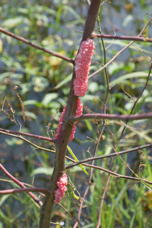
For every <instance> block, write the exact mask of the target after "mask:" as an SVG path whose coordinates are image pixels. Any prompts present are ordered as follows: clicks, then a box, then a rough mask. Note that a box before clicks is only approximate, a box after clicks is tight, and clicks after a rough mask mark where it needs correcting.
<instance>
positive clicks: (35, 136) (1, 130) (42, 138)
mask: <svg viewBox="0 0 152 228" xmlns="http://www.w3.org/2000/svg"><path fill="white" fill-rule="evenodd" d="M0 134H5V135H12V136H13V135H23V136H28V137H33V138H36V139H39V140H46V141H49V142H51V143H53V142H54V139H52V138H49V137H45V136H41V135H35V134H31V133H25V132H20V131H13V130H6V129H3V128H0Z"/></svg>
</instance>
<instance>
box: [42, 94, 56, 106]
mask: <svg viewBox="0 0 152 228" xmlns="http://www.w3.org/2000/svg"><path fill="white" fill-rule="evenodd" d="M57 97H58V94H57V93H48V94H46V95H45V97H44V98H43V100H42V103H43V105H48V104H49V103H50V102H51V101H52V100H54V99H55V98H57Z"/></svg>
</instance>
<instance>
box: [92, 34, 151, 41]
mask: <svg viewBox="0 0 152 228" xmlns="http://www.w3.org/2000/svg"><path fill="white" fill-rule="evenodd" d="M91 37H92V38H102V39H113V40H128V41H129V40H131V41H137V42H150V43H151V42H152V38H149V37H144V36H140V37H139V35H138V36H117V35H111V34H96V33H93V34H92V36H91Z"/></svg>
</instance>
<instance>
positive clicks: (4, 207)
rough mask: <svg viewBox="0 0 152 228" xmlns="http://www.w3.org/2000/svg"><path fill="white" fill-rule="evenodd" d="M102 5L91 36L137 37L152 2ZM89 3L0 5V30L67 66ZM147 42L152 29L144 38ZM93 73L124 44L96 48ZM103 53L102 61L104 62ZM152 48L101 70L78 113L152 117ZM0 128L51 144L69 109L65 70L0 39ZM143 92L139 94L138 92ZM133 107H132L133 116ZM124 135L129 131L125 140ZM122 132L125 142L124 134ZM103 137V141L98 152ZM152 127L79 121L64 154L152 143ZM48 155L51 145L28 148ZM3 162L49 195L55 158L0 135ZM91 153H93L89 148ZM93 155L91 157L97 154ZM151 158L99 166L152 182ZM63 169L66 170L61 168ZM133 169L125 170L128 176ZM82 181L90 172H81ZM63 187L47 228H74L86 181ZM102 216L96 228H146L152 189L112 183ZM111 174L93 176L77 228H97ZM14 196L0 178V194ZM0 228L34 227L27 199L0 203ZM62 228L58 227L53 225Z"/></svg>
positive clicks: (68, 69) (76, 171)
mask: <svg viewBox="0 0 152 228" xmlns="http://www.w3.org/2000/svg"><path fill="white" fill-rule="evenodd" d="M125 2H126V3H124V1H105V2H104V3H103V4H102V7H101V10H100V14H99V18H98V23H97V26H96V32H99V31H102V33H109V34H117V35H137V34H139V32H140V31H141V30H142V28H143V27H144V25H145V23H147V21H148V20H149V19H150V14H151V8H152V6H151V1H150V0H149V1H148V0H140V1H137V0H134V1H131V0H130V1H125ZM87 9H88V1H85V0H84V1H82V0H81V1H70V0H62V1H61V0H52V1H48V0H31V1H29V0H22V1H17V0H13V1H9V0H1V2H0V24H1V27H4V28H6V29H7V30H9V31H11V32H13V33H15V34H16V35H20V36H23V37H25V38H27V39H29V40H30V41H32V42H35V43H37V44H39V45H41V46H43V47H45V48H48V49H50V50H53V51H56V52H58V53H61V54H63V55H65V56H68V57H70V58H74V56H75V54H76V51H77V48H78V45H79V43H80V40H81V36H82V32H83V26H84V22H85V17H86V14H87ZM144 36H148V37H152V25H151V24H150V25H149V26H148V27H147V28H146V30H145V31H144ZM95 43H96V54H95V56H94V58H93V64H92V66H91V73H93V72H95V71H96V70H98V69H99V68H100V67H102V66H103V65H104V62H108V61H109V60H110V59H111V57H112V56H114V55H115V54H116V53H117V52H118V50H120V49H121V48H122V47H124V46H125V45H126V44H127V43H128V42H126V41H113V40H104V41H102V40H100V39H96V40H95ZM104 51H105V52H106V55H104ZM151 53H152V48H151V44H149V43H146V42H144V43H134V44H133V45H132V46H130V47H129V48H128V49H127V50H126V51H125V52H124V53H123V54H121V55H120V56H118V58H117V59H116V60H115V61H114V62H113V63H112V64H110V65H109V66H108V67H107V69H106V70H103V71H101V72H99V73H98V74H97V75H96V76H94V77H92V78H90V81H89V90H88V93H87V95H86V96H85V97H84V98H83V99H82V100H83V102H84V105H85V110H84V112H86V113H88V112H91V113H92V112H101V113H102V112H104V111H106V112H107V113H119V114H130V113H143V112H148V111H151V109H152V103H151V101H152V90H151V86H152V80H151V79H150V80H149V81H148V85H147V86H146V88H145V89H144V91H143V88H144V87H145V85H146V79H147V76H148V71H149V66H150V61H151ZM0 55H1V58H0V109H1V111H0V127H1V128H5V129H11V130H18V131H19V130H22V131H25V132H31V133H35V134H40V135H49V136H50V137H52V136H53V134H54V131H55V128H56V126H57V124H58V119H59V116H60V112H61V110H62V108H63V106H64V105H65V104H66V101H67V96H68V92H69V83H70V79H71V74H72V65H71V64H70V63H67V62H65V61H62V60H60V59H58V58H55V57H52V56H50V55H48V54H46V53H44V52H42V51H40V50H36V49H34V48H32V47H30V46H28V45H25V44H23V43H21V42H19V41H17V40H14V39H12V38H10V37H8V36H6V35H4V34H2V33H1V34H0ZM142 92H143V93H142ZM133 107H134V108H133ZM124 127H126V129H125V131H124V132H123V129H124ZM122 132H123V134H122ZM101 133H102V135H103V137H102V138H103V139H102V140H101V142H100V144H99V145H98V146H97V139H98V138H99V135H100V134H101ZM151 135H152V129H151V120H138V121H129V122H127V123H125V122H122V121H104V122H103V121H102V122H101V121H100V122H99V121H94V122H91V121H83V122H81V123H79V125H78V129H77V133H76V139H75V140H74V142H72V143H71V144H70V148H71V150H72V151H73V153H75V155H76V157H77V158H78V159H82V158H86V157H89V156H92V155H94V152H96V155H102V154H109V153H111V152H113V151H117V152H118V151H121V150H125V149H128V148H132V147H135V146H139V145H144V144H147V143H152V139H151ZM32 142H34V143H37V144H38V145H41V146H43V147H46V148H50V147H51V146H50V145H48V143H45V142H40V141H36V140H33V139H32ZM0 144H1V148H0V160H1V162H2V163H3V164H4V166H5V167H6V168H8V170H9V171H10V172H11V173H12V174H13V175H15V176H16V177H18V178H19V179H20V180H22V181H24V182H28V183H30V184H34V185H35V186H40V187H43V186H46V185H47V183H48V181H49V178H50V177H49V176H50V174H51V172H52V168H53V158H54V156H53V154H52V155H50V153H48V152H45V151H42V150H39V149H36V148H34V147H33V146H31V145H30V144H27V143H25V142H24V141H23V140H21V139H18V138H13V137H8V136H4V135H0ZM96 146H97V147H96ZM95 147H96V149H95ZM151 162H152V158H151V150H150V149H147V150H146V149H145V150H142V151H140V153H133V155H131V156H128V157H127V156H123V157H118V158H113V159H111V160H110V159H109V160H107V159H104V160H102V161H98V162H96V164H97V165H99V166H102V167H104V168H108V169H111V170H114V171H116V172H118V173H120V174H126V173H127V174H128V175H132V176H134V175H136V176H140V177H142V178H146V179H148V180H150V181H152V167H151V164H152V163H151ZM66 164H68V161H67V162H66ZM128 166H130V169H132V171H130V169H129V168H128ZM87 171H88V172H89V169H87ZM68 175H69V179H70V185H69V189H68V193H67V195H66V197H65V200H63V202H62V205H63V207H61V206H59V205H58V206H56V207H55V209H54V216H53V222H55V223H58V225H56V224H54V225H53V223H52V225H51V227H67V228H68V227H72V225H73V222H74V221H76V219H77V213H78V208H79V203H80V195H81V196H82V195H83V193H84V191H85V188H86V186H87V185H88V178H89V176H88V175H87V174H85V172H84V170H82V169H81V167H77V168H73V169H71V170H70V171H68ZM109 178H110V180H109V184H107V189H106V196H105V200H104V203H103V207H102V211H101V227H102V228H114V227H116V228H119V227H121V228H128V227H129V228H133V227H138V228H148V227H149V228H150V227H152V225H151V224H152V217H151V216H150V215H151V213H152V191H151V186H150V185H149V186H148V185H147V184H144V183H137V182H133V181H128V180H124V179H118V178H117V179H116V178H115V177H112V176H111V177H109ZM107 179H108V174H106V173H103V172H101V171H99V170H94V172H93V178H92V183H91V184H90V192H89V194H88V196H87V199H86V201H85V203H84V208H83V213H82V217H81V221H80V227H83V228H91V227H92V228H93V227H96V225H97V221H98V216H99V214H100V212H99V208H100V206H101V199H102V196H103V192H104V191H105V185H106V183H107ZM12 187H16V186H15V184H14V183H11V182H9V181H8V180H7V179H6V177H5V176H4V175H3V174H2V173H1V184H0V188H1V189H7V188H12ZM0 208H1V210H0V228H3V227H7V228H13V227H14V228H20V227H25V228H26V227H27V228H28V227H32V228H34V227H37V226H38V221H39V208H37V207H36V205H35V204H34V203H33V202H32V200H31V199H30V198H29V196H27V195H26V194H25V193H20V194H16V195H15V194H14V195H4V196H1V197H0ZM59 224H60V225H59Z"/></svg>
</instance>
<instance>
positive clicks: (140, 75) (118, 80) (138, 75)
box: [109, 72, 152, 88]
mask: <svg viewBox="0 0 152 228" xmlns="http://www.w3.org/2000/svg"><path fill="white" fill-rule="evenodd" d="M147 76H148V73H145V72H133V73H130V74H125V75H123V76H121V77H119V78H116V79H114V80H113V81H111V82H110V83H109V86H110V88H112V87H114V86H115V85H117V84H118V85H119V84H120V83H122V82H124V81H126V80H127V79H132V78H143V77H147ZM151 76H152V74H151Z"/></svg>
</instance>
